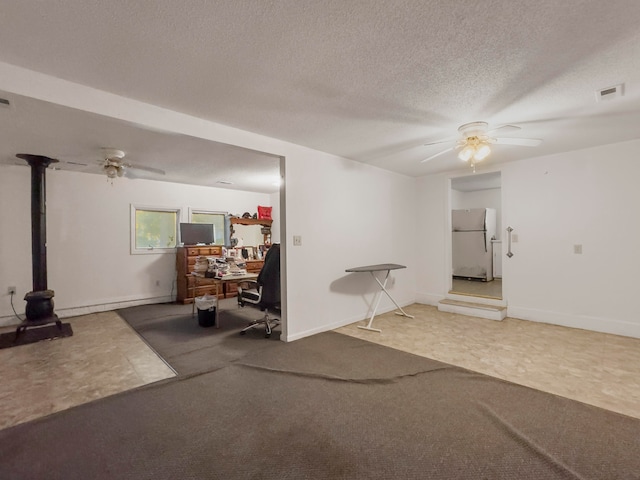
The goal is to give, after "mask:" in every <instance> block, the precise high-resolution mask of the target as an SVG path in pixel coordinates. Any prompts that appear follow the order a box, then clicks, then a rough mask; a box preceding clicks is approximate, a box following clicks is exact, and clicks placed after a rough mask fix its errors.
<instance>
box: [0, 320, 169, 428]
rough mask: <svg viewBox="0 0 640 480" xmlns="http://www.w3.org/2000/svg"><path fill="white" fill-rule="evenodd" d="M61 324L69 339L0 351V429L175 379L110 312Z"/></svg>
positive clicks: (9, 330)
mask: <svg viewBox="0 0 640 480" xmlns="http://www.w3.org/2000/svg"><path fill="white" fill-rule="evenodd" d="M62 321H63V323H70V324H71V328H72V329H73V336H71V337H67V338H59V339H54V340H45V341H41V342H37V343H32V344H29V345H21V346H18V347H12V348H6V349H2V350H0V378H1V379H2V382H1V383H0V428H6V427H9V426H11V425H16V424H18V423H22V422H26V421H28V420H31V419H34V418H38V417H42V416H45V415H48V414H51V413H54V412H57V411H60V410H65V409H67V408H70V407H73V406H75V405H79V404H82V403H86V402H89V401H91V400H95V399H98V398H102V397H106V396H108V395H113V394H115V393H119V392H123V391H125V390H130V389H132V388H135V387H139V386H141V385H145V384H147V383H152V382H155V381H158V380H162V379H165V378H169V377H173V376H175V372H174V371H173V369H171V367H169V366H168V365H167V364H166V363H165V362H164V361H163V360H162V359H161V358H160V357H158V356H157V355H156V354H155V352H154V351H153V350H152V349H151V348H149V346H148V345H147V344H146V343H144V342H143V341H142V340H141V339H140V337H139V336H138V334H137V333H136V332H135V331H134V330H133V329H132V328H131V327H130V326H129V325H128V324H127V323H126V322H125V321H124V320H122V319H121V318H120V316H118V315H117V314H116V313H115V312H102V313H96V314H91V315H84V316H80V317H74V318H70V319H66V318H65V319H62ZM13 331H15V327H3V328H2V329H0V333H6V332H13Z"/></svg>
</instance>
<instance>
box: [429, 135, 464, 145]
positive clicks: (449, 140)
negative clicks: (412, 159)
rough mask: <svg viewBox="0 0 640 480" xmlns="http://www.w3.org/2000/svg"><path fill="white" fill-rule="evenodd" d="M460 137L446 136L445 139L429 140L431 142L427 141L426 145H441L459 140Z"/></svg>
mask: <svg viewBox="0 0 640 480" xmlns="http://www.w3.org/2000/svg"><path fill="white" fill-rule="evenodd" d="M457 139H458V137H449V138H445V139H443V140H437V141H435V142H429V143H425V144H424V146H425V147H428V146H430V145H440V144H441V143H449V142H453V141H454V140H457Z"/></svg>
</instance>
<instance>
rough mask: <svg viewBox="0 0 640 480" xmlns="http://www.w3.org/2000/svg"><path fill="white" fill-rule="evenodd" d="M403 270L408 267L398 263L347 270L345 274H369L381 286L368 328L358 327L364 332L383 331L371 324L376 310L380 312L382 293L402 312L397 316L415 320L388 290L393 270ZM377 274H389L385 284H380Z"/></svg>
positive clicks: (385, 278)
mask: <svg viewBox="0 0 640 480" xmlns="http://www.w3.org/2000/svg"><path fill="white" fill-rule="evenodd" d="M401 268H407V267H405V266H404V265H398V264H397V263H381V264H379V265H367V266H366V267H354V268H347V269H346V270H345V272H348V273H361V272H369V273H370V274H371V276H372V277H373V278H374V279H375V281H376V282H378V285H380V291H379V292H378V295H377V298H376V305H375V307H373V313H372V314H371V318H370V319H369V323H368V324H367V326H366V327H365V326H358V328H362V329H363V330H371V331H374V332H381V331H382V330H380V329H378V328H371V324H372V323H373V317H375V316H376V310H378V304H379V303H380V298H381V297H382V292H384V293H386V294H387V297H389V298H390V299H391V301H392V302H393V303H394V304H395V306H396V307H398V310H400V312H396V315H402V316H403V317H409V318H413V316H412V315H409V314H408V313H405V311H404V310H402V307H401V306H400V305H398V303H397V302H396V301H395V300H394V299H393V297H392V296H391V294H390V293H389V292H388V291H387V289H386V286H387V280H388V279H389V274H390V273H391V270H399V269H401ZM375 272H387V274H386V276H385V277H384V283H383V282H380V280H379V279H378V277H376V274H375Z"/></svg>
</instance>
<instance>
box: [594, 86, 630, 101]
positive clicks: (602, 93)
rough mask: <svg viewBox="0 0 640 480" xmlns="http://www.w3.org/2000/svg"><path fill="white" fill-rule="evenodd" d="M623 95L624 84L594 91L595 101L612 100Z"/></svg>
mask: <svg viewBox="0 0 640 480" xmlns="http://www.w3.org/2000/svg"><path fill="white" fill-rule="evenodd" d="M622 95H624V83H621V84H619V85H613V86H612V87H606V88H601V89H600V90H596V101H597V102H602V101H604V100H613V99H614V98H618V97H621V96H622Z"/></svg>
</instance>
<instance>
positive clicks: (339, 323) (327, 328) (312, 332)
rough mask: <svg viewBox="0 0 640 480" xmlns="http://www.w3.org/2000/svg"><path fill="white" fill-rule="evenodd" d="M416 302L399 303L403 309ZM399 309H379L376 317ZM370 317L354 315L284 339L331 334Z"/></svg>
mask: <svg viewBox="0 0 640 480" xmlns="http://www.w3.org/2000/svg"><path fill="white" fill-rule="evenodd" d="M414 303H416V302H409V303H406V304H402V303H398V304H399V305H400V306H401V307H402V308H404V307H407V306H409V305H413V304H414ZM396 310H397V308H396V307H395V305H392V306H391V307H387V308H379V310H378V312H377V313H376V317H377V316H378V315H382V314H384V313H389V312H394V311H396ZM368 315H369V316H370V315H371V313H370V312H369V313H368ZM369 316H367V313H364V314H360V315H354V316H352V317H348V318H343V319H341V320H338V321H336V322H333V323H330V324H328V325H327V324H325V325H322V326H320V327H317V328H311V329H309V330H305V331H303V332H298V333H294V334H293V335H287V338H285V339H283V340H284V341H285V342H293V341H294V340H300V339H301V338H304V337H310V336H311V335H315V334H316V333H322V332H329V331H331V330H335V329H336V328H340V327H344V326H345V325H351V324H352V323H356V322H360V321H364V320H368V319H369ZM375 321H376V319H375V318H374V319H373V322H374V324H375Z"/></svg>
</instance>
